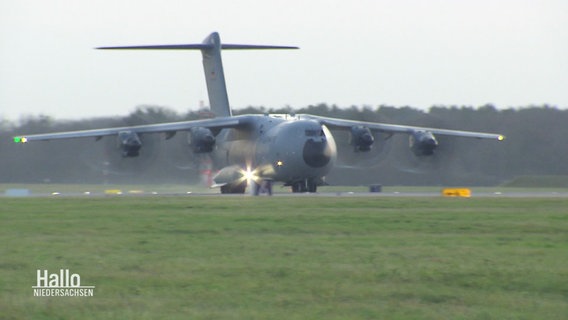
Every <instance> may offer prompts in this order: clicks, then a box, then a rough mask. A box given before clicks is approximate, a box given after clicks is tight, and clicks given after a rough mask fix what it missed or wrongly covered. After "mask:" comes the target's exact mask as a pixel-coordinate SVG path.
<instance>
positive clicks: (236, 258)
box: [0, 196, 568, 319]
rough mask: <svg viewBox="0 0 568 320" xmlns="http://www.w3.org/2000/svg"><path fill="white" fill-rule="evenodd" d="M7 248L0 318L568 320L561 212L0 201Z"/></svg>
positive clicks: (559, 204)
mask: <svg viewBox="0 0 568 320" xmlns="http://www.w3.org/2000/svg"><path fill="white" fill-rule="evenodd" d="M0 240H1V243H2V246H0V318H2V319H566V316H567V315H568V254H567V253H568V199H566V198H550V199H539V198H534V199H518V198H515V199H513V198H510V199H508V198H470V199H454V198H442V197H431V198H425V197H421V198H391V197H354V198H351V197H273V198H269V197H219V196H207V197H191V196H190V197H103V198H52V197H50V198H1V199H0ZM66 268H68V269H70V270H71V272H73V273H78V274H80V276H81V282H82V284H83V285H95V286H96V289H95V296H94V297H90V298H86V297H83V298H80V297H76V298H62V297H59V298H56V297H52V298H46V297H42V298H39V297H33V291H32V288H31V286H33V285H35V283H36V270H37V269H48V270H49V271H50V272H56V271H58V270H59V269H66Z"/></svg>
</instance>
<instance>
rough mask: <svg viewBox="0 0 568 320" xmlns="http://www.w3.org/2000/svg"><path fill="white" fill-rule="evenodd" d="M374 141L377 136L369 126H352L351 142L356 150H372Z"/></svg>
mask: <svg viewBox="0 0 568 320" xmlns="http://www.w3.org/2000/svg"><path fill="white" fill-rule="evenodd" d="M374 142H375V138H374V137H373V134H372V133H371V130H369V128H367V127H365V126H353V127H351V139H350V141H349V144H350V145H352V146H353V147H354V149H355V152H367V151H370V150H371V146H372V145H373V143H374Z"/></svg>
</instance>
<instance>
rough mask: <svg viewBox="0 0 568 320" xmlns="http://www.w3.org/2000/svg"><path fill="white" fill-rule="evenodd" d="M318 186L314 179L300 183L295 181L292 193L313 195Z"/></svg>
mask: <svg viewBox="0 0 568 320" xmlns="http://www.w3.org/2000/svg"><path fill="white" fill-rule="evenodd" d="M317 188H318V185H317V182H316V181H315V180H314V179H305V180H302V181H296V182H293V183H292V192H294V193H300V192H310V193H315V192H316V191H317Z"/></svg>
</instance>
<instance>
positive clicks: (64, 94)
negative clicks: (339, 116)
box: [0, 0, 568, 120]
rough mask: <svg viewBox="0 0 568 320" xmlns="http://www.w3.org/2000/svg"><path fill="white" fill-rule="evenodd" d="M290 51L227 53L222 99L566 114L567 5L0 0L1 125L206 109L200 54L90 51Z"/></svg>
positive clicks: (452, 0)
mask: <svg viewBox="0 0 568 320" xmlns="http://www.w3.org/2000/svg"><path fill="white" fill-rule="evenodd" d="M213 31H218V32H219V33H220V35H221V40H222V41H223V42H225V43H246V44H274V45H295V46H299V47H301V49H300V50H296V51H255V52H253V51H228V52H223V62H224V67H225V75H226V79H227V86H228V93H229V101H230V103H231V105H232V106H233V107H234V108H243V107H246V106H249V105H253V106H261V105H262V106H266V107H283V106H286V105H290V106H292V107H303V106H307V105H309V104H317V103H320V102H326V103H329V104H337V105H339V106H344V107H348V106H351V105H371V106H377V105H380V104H388V105H394V106H404V105H409V106H413V107H417V108H428V107H430V106H432V105H437V104H444V105H471V106H479V105H483V104H485V103H493V104H495V105H496V106H498V107H500V108H507V107H511V106H526V105H529V104H543V103H548V104H551V105H555V106H558V107H559V108H567V107H568V1H566V0H538V1H537V0H461V1H458V0H350V1H346V0H341V1H336V0H285V1H268V0H240V1H228V0H227V1H215V0H209V1H203V0H201V1H193V0H183V1H172V0H155V1H153V0H132V1H130V0H128V1H121V0H97V1H91V0H89V1H86V0H59V1H55V0H2V1H1V2H0V119H1V118H5V119H10V120H18V119H19V118H20V117H22V116H24V115H39V114H45V115H50V116H53V117H56V118H60V119H76V118H85V117H92V116H112V115H126V114H128V113H129V112H131V111H132V110H134V108H135V107H136V106H139V105H144V104H152V105H160V106H164V107H168V108H171V109H173V110H176V111H178V112H185V111H187V110H189V109H192V110H197V109H198V106H199V101H200V100H204V101H205V103H206V104H207V91H206V88H205V83H204V75H203V71H202V65H201V55H200V53H199V52H192V51H179V52H164V51H162V52H141V51H121V52H116V51H97V50H93V48H94V47H97V46H110V45H135V44H174V43H175V44H177V43H199V42H201V41H202V40H203V39H204V38H205V37H206V36H207V35H208V34H209V33H211V32H213Z"/></svg>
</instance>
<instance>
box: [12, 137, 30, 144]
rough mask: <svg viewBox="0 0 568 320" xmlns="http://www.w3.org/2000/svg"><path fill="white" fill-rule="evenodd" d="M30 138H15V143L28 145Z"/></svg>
mask: <svg viewBox="0 0 568 320" xmlns="http://www.w3.org/2000/svg"><path fill="white" fill-rule="evenodd" d="M26 142H28V138H26V137H14V143H26Z"/></svg>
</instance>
